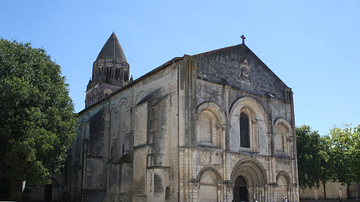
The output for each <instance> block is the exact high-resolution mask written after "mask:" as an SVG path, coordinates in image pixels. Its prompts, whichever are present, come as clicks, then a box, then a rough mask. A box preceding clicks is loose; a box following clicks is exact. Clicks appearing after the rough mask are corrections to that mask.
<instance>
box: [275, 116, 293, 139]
mask: <svg viewBox="0 0 360 202" xmlns="http://www.w3.org/2000/svg"><path fill="white" fill-rule="evenodd" d="M279 124H283V125H284V126H285V127H286V128H287V129H288V130H289V134H290V135H293V129H292V126H291V124H290V123H289V122H288V121H287V120H286V119H284V118H282V117H280V118H277V119H276V120H275V122H274V126H275V127H274V128H276V126H277V125H279Z"/></svg>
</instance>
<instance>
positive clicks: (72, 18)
mask: <svg viewBox="0 0 360 202" xmlns="http://www.w3.org/2000/svg"><path fill="white" fill-rule="evenodd" d="M0 8H1V12H0V19H1V20H0V38H3V39H7V40H16V41H18V42H23V43H25V42H31V43H32V46H33V47H35V48H44V49H45V50H46V52H47V54H49V55H50V56H51V58H52V60H54V61H56V63H57V64H59V65H60V66H61V69H62V75H63V76H65V77H66V82H67V83H68V84H69V85H70V96H71V98H72V99H73V102H74V104H75V111H76V112H79V111H81V110H82V109H84V106H85V104H84V101H85V90H86V85H87V83H88V81H89V79H90V78H91V73H92V64H93V62H94V61H95V60H96V58H97V55H98V54H99V52H100V50H101V48H102V47H103V45H104V44H105V42H106V41H107V39H108V38H109V37H110V35H111V33H112V32H115V33H116V35H117V37H118V39H119V41H120V44H121V46H122V48H123V50H124V52H125V55H126V58H127V61H128V63H129V64H130V74H131V75H132V76H133V77H134V79H137V78H139V77H140V76H142V75H144V74H145V73H147V72H149V71H151V70H152V69H154V68H156V67H158V66H160V65H162V64H163V63H165V62H167V61H169V60H171V59H172V58H174V57H181V56H183V55H184V54H188V55H194V54H198V53H202V52H207V51H210V50H214V49H219V48H224V47H227V46H233V45H237V44H240V43H241V38H240V36H241V35H245V37H246V41H245V44H246V45H247V46H248V47H249V48H250V49H251V50H252V51H253V52H254V53H255V54H256V55H257V56H258V57H259V58H260V59H261V60H262V61H263V62H264V63H265V64H266V65H267V66H268V67H269V68H270V69H271V70H272V71H273V72H274V73H275V74H276V75H277V76H278V77H279V78H280V79H281V80H282V81H283V82H284V83H285V84H286V85H287V86H289V87H290V88H292V90H293V92H294V106H295V123H296V125H297V126H301V125H309V126H311V127H312V129H313V130H317V131H319V133H320V134H321V135H326V134H328V133H329V129H331V128H333V127H334V125H336V126H341V125H342V124H350V123H352V124H353V126H357V125H359V124H360V116H359V114H360V90H359V89H360V79H359V76H360V50H359V47H360V1H358V0H347V1H340V0H339V1H335V0H317V1H313V0H302V1H288V0H286V1H285V0H284V1H277V0H274V1H262V0H257V1H240V0H237V1H235V0H234V1H226V0H224V1H213V0H204V1H202V0H199V1H195V0H193V1H190V0H181V1H177V0H173V1H169V0H163V1H157V0H153V1H138V0H134V1H129V0H126V1H123V0H116V1H115V0H113V1H109V0H102V1H94V0H87V1H85V0H71V1H70V0H61V1H40V0H32V1H26V0H22V1H20V0H11V1H10V0H3V1H0Z"/></svg>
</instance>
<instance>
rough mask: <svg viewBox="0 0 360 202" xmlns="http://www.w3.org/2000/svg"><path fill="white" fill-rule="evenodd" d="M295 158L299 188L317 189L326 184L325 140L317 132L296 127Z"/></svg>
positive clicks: (305, 127) (307, 127) (308, 127)
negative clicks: (322, 183) (296, 159)
mask: <svg viewBox="0 0 360 202" xmlns="http://www.w3.org/2000/svg"><path fill="white" fill-rule="evenodd" d="M296 142H297V158H298V169H299V185H300V187H301V188H303V189H304V188H306V187H309V188H312V187H319V186H320V183H321V182H326V181H327V180H328V179H329V177H327V174H328V173H327V169H326V166H327V162H328V158H327V151H326V150H324V148H326V147H327V146H326V143H327V141H325V139H323V138H321V137H320V135H319V134H318V131H312V130H311V128H310V126H306V125H303V126H301V127H296Z"/></svg>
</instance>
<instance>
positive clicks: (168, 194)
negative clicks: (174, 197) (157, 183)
mask: <svg viewBox="0 0 360 202" xmlns="http://www.w3.org/2000/svg"><path fill="white" fill-rule="evenodd" d="M165 200H170V188H169V187H166V189H165Z"/></svg>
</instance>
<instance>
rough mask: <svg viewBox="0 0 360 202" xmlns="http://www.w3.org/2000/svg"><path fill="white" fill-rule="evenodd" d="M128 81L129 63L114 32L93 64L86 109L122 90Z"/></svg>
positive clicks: (87, 90)
mask: <svg viewBox="0 0 360 202" xmlns="http://www.w3.org/2000/svg"><path fill="white" fill-rule="evenodd" d="M128 81H129V63H128V62H127V60H126V57H125V54H124V51H123V49H122V47H121V45H120V43H119V40H118V38H117V37H116V34H115V32H113V33H112V34H111V36H110V37H109V39H108V40H107V42H106V43H105V45H104V47H103V48H102V49H101V51H100V53H99V55H98V57H97V58H96V60H95V62H94V64H93V70H92V79H91V80H90V81H89V84H88V85H87V88H86V99H85V108H87V107H89V106H91V105H93V104H94V103H96V102H98V101H99V100H101V99H103V98H104V97H106V96H107V95H109V94H111V93H113V92H114V91H116V90H117V89H120V88H121V87H123V86H124V85H126V84H127V83H128Z"/></svg>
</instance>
